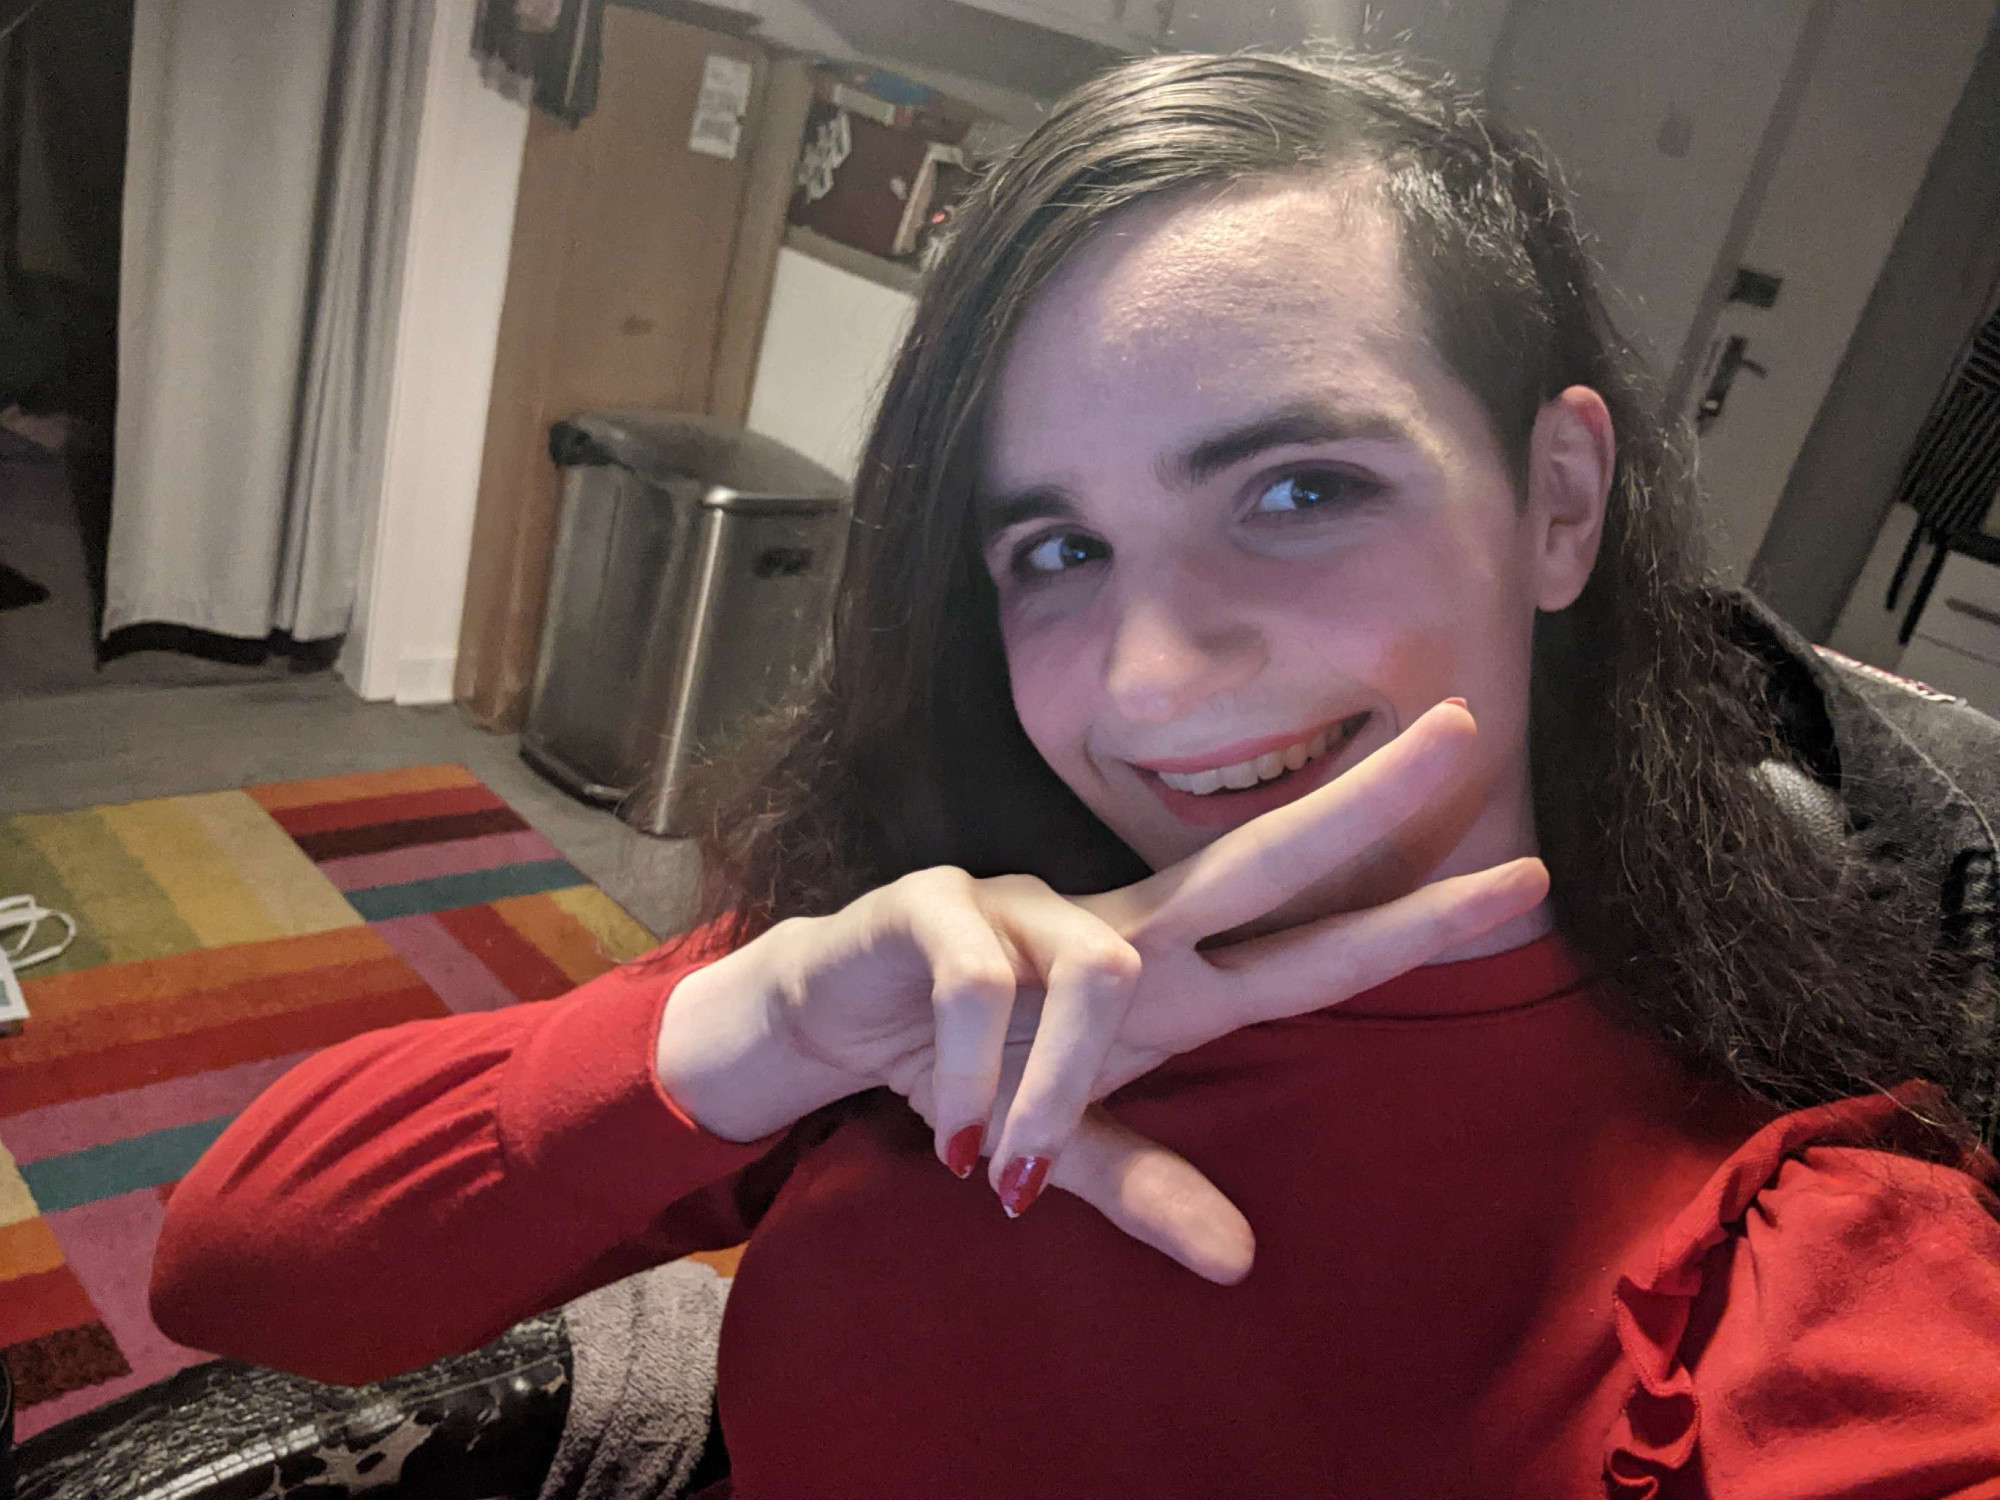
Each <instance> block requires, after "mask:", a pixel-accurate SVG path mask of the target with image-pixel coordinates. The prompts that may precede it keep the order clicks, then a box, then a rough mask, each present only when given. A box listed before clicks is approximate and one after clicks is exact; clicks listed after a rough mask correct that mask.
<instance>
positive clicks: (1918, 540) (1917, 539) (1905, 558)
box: [1882, 514, 1924, 609]
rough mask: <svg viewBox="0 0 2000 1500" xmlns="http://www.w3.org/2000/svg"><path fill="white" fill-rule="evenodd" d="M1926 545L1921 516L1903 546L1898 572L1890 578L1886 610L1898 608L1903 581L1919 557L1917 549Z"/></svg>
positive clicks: (1897, 562) (1898, 562)
mask: <svg viewBox="0 0 2000 1500" xmlns="http://www.w3.org/2000/svg"><path fill="white" fill-rule="evenodd" d="M1923 544H1924V518H1923V516H1922V515H1921V514H1920V515H1918V517H1917V524H1916V525H1914V526H1912V527H1911V528H1910V539H1909V540H1908V541H1907V542H1905V543H1904V544H1903V555H1902V556H1901V557H1900V558H1898V559H1897V560H1896V571H1895V572H1894V573H1893V574H1892V575H1891V576H1890V578H1889V598H1888V600H1887V602H1886V603H1884V604H1883V606H1882V607H1883V608H1884V609H1894V608H1895V607H1896V596H1897V595H1898V594H1900V593H1902V592H1903V580H1904V579H1905V578H1908V577H1909V576H1910V563H1911V561H1912V560H1913V559H1914V558H1915V557H1916V555H1917V548H1919V547H1921V546H1922V545H1923Z"/></svg>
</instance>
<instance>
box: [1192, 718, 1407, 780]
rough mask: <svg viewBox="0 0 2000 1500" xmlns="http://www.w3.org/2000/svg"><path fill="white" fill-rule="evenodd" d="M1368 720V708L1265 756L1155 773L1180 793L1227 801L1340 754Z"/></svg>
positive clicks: (1266, 753) (1270, 751) (1268, 752)
mask: <svg viewBox="0 0 2000 1500" xmlns="http://www.w3.org/2000/svg"><path fill="white" fill-rule="evenodd" d="M1368 719H1369V714H1368V712H1367V711H1366V710H1364V711H1362V712H1361V713H1358V714H1350V715H1349V716H1348V717H1347V718H1345V719H1342V720H1341V721H1340V722H1339V723H1338V724H1335V725H1332V726H1330V727H1329V728H1325V729H1321V730H1320V731H1319V732H1318V733H1316V734H1314V735H1312V736H1311V737H1309V738H1307V739H1303V740H1300V741H1298V742H1297V743H1295V744H1291V745H1287V746H1285V747H1284V748H1283V749H1280V750H1267V751H1266V752H1265V753H1264V754H1262V755H1258V756H1253V757H1251V758H1250V759H1249V760H1241V761H1237V762H1236V763H1235V764H1233V765H1227V766H1216V767H1214V768H1212V769H1210V770H1206V771H1185V772H1175V771H1156V772H1154V773H1153V774H1154V775H1156V776H1158V777H1159V778H1160V781H1161V782H1162V783H1163V784H1164V785H1166V786H1168V787H1171V788H1172V789H1173V790H1175V791H1177V792H1184V793H1186V794H1188V795H1189V796H1194V797H1220V798H1222V799H1224V800H1227V799H1228V797H1229V794H1230V793H1232V792H1246V791H1254V790H1256V789H1258V788H1260V787H1264V786H1268V785H1270V784H1271V783H1272V782H1276V781H1282V780H1284V779H1285V778H1287V777H1289V776H1291V775H1292V774H1293V773H1294V772H1297V771H1301V770H1304V769H1305V768H1306V767H1307V766H1309V765H1311V764H1313V763H1314V762H1315V761H1317V760H1320V759H1321V758H1322V757H1324V756H1326V755H1329V754H1331V755H1338V754H1339V753H1340V752H1341V751H1342V750H1343V749H1345V748H1346V747H1347V745H1348V744H1349V743H1351V742H1352V741H1353V739H1354V737H1355V735H1357V734H1359V733H1360V732H1361V730H1362V727H1363V726H1364V725H1366V724H1367V722H1368Z"/></svg>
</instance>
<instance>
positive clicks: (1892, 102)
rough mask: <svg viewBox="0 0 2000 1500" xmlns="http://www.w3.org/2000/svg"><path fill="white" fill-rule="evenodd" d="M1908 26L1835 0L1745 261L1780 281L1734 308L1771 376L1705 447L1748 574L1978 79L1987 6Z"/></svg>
mask: <svg viewBox="0 0 2000 1500" xmlns="http://www.w3.org/2000/svg"><path fill="white" fill-rule="evenodd" d="M1923 10H1924V21H1925V24H1922V25H1916V24H1913V23H1912V20H1911V9H1910V7H1909V6H1908V5H1907V4H1905V3H1904V0H1836V3H1835V4H1834V5H1833V7H1832V16H1831V21H1830V23H1829V25H1828V27H1827V30H1826V34H1825V37H1824V39H1823V40H1822V42H1821V44H1820V48H1819V52H1818V55H1817V57H1816V58H1815V60H1814V63H1813V71H1812V74H1811V77H1810V79H1809V81H1808V82H1807V85H1806V91H1805V95H1804V97H1803V98H1802V99H1801V101H1800V104H1799V112H1798V116H1797V118H1796V120H1795V121H1794V122H1793V124H1792V128H1791V133H1790V136H1789V138H1788V139H1787V141H1786V145H1785V151H1784V154H1783V156H1781V157H1780V158H1779V160H1778V165H1777V170H1776V171H1775V172H1774V174H1773V175H1772V177H1771V180H1770V183H1769V185H1768V186H1767V187H1766V189H1765V192H1764V201H1763V206H1762V208H1761V209H1760V210H1759V212H1758V215H1757V219H1756V224H1755V227H1754V228H1753V229H1752V231H1751V235H1750V239H1749V243H1748V244H1747V245H1745V247H1744V251H1743V255H1742V260H1743V263H1744V264H1746V265H1750V266H1755V267H1756V268H1757V269H1759V270H1763V271H1770V272H1774V273H1777V274H1780V275H1782V276H1783V277H1784V286H1783V288H1782V290H1781V291H1780V292H1779V294H1778V300H1777V303H1776V305H1774V306H1773V307H1771V308H1769V309H1762V308H1750V307H1746V306H1742V305H1740V304H1739V305H1736V306H1732V307H1729V308H1727V309H1726V310H1725V313H1724V316H1723V318H1722V320H1721V321H1720V322H1719V324H1718V326H1717V329H1716V333H1717V336H1718V337H1727V336H1728V335H1731V334H1740V335H1742V336H1743V337H1744V338H1746V339H1747V340H1748V344H1747V350H1748V353H1749V355H1750V357H1751V358H1753V359H1756V360H1758V361H1759V362H1760V363H1762V364H1764V365H1765V366H1766V367H1768V368H1769V370H1770V375H1769V376H1768V377H1767V378H1765V379H1762V380H1759V379H1755V378H1743V379H1739V380H1738V381H1737V382H1736V383H1735V385H1734V387H1733V388H1732V389H1731V391H1730V393H1729V399H1728V402H1727V404H1726V405H1725V406H1724V408H1723V415H1722V417H1721V418H1720V420H1718V421H1717V422H1716V423H1715V425H1714V426H1713V427H1712V428H1710V430H1709V431H1708V433H1707V434H1705V435H1704V436H1703V438H1702V441H1701V467H1702V473H1703V478H1704V480H1705V482H1706V484H1707V487H1708V489H1709V492H1710V496H1711V500H1712V513H1713V520H1714V523H1715V528H1716V552H1717V562H1718V563H1719V564H1720V565H1721V566H1722V568H1723V569H1724V571H1725V572H1726V573H1728V574H1729V575H1730V576H1732V577H1740V576H1741V575H1742V573H1743V572H1744V571H1745V570H1747V569H1748V567H1749V565H1750V561H1751V559H1752V558H1753V557H1754V556H1755V555H1756V551H1757V547H1758V544H1759V543H1760V542H1761V541H1762V540H1763V538H1764V533H1765V531H1766V530H1767V529H1768V528H1769V526H1770V523H1771V516H1772V513H1773V512H1774V511H1775V510H1776V509H1777V506H1778V500H1779V497H1780V496H1781V495H1782V494H1783V493H1784V489H1785V480H1786V478H1787V476H1788V475H1789V474H1790V473H1791V469H1792V465H1793V463H1794V462H1795V461H1796V460H1797V458H1798V454H1799V450H1800V448H1801V447H1802V446H1803V445H1804V443H1805V440H1806V434H1807V433H1809V432H1810V431H1811V430H1812V425H1813V420H1814V418H1815V417H1817V415H1818V414H1819V409H1820V406H1821V404H1822V403H1823V402H1824V401H1825V400H1826V394H1827V390H1828V388H1829V387H1830V386H1831V385H1832V383H1833V377H1834V373H1835V371H1837V370H1838V369H1839V368H1840V362H1841V359H1842V357H1843V356H1844V355H1845V353H1846V351H1847V343H1848V339H1849V337H1850V336H1851V335H1852V334H1853V332H1854V327H1855V324H1856V323H1857V322H1859V321H1860V318H1861V310H1862V308H1863V307H1864V306H1866V305H1867V302H1868V296H1869V293H1870V292H1872V291H1873V290H1874V287H1875V282H1876V280H1877V278H1878V277H1880V276H1881V274H1882V267H1883V265H1884V264H1885V263H1886V261H1887V260H1888V257H1889V250H1890V248H1891V247H1892V246H1893V245H1894V244H1895V240H1896V233H1897V231H1898V230H1899V229H1900V228H1901V227H1902V224H1903V220H1904V218H1905V217H1906V216H1907V215H1908V214H1909V211H1910V205H1911V203H1913V202H1914V201H1915V199H1916V195H1917V189H1918V188H1919V187H1920V186H1921V185H1922V183H1923V178H1924V170H1925V168H1926V167H1927V166H1928V165H1929V163H1930V159H1931V153H1932V152H1934V151H1935V150H1936V149H1937V145H1938V142H1939V140H1940V139H1942V137H1943V135H1944V128H1945V124H1946V122H1947V121H1948V120H1949V119H1950V117H1951V112H1952V108H1953V106H1954V105H1956V104H1957V102H1958V96H1959V94H1960V92H1961V91H1962V90H1963V89H1964V87H1965V83H1966V79H1967V78H1968V77H1969V76H1970V75H1971V72H1972V66H1973V62H1974V60H1975V59H1976V58H1977V57H1978V55H1979V47H1980V42H1981V40H1982V39H1983V38H1984V36H1985V34H1986V29H1987V26H1988V24H1989V23H1990V22H1991V20H1992V18H1993V12H1994V0H1951V3H1932V4H1927V5H1926V6H1925V7H1924V8H1923Z"/></svg>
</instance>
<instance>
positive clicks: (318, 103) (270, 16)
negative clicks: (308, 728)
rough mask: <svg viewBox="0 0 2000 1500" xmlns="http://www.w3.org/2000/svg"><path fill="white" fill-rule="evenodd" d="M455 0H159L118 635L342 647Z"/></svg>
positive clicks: (144, 149)
mask: <svg viewBox="0 0 2000 1500" xmlns="http://www.w3.org/2000/svg"><path fill="white" fill-rule="evenodd" d="M430 8H431V0H138V6H137V13H136V16H135V18H134V25H133V43H132V108H131V124H130V129H129V140H128V147H127V157H126V175H125V225H124V249H123V254H122V269H121V273H120V291H119V297H120V304H119V385H118V419H117V438H116V443H117V446H116V466H117V473H116V483H115V486H114V490H113V496H112V508H111V546H110V558H109V564H108V569H107V574H108V576H107V580H106V589H105V611H104V626H103V628H104V631H105V633H106V634H107V635H108V634H109V633H110V632H112V631H113V630H116V629H118V628H119V627H120V626H124V625H130V624H135V623H138V622H140V621H168V622H172V623H175V624H182V625H191V626H195V627H197V628H199V629H203V630H212V631H218V632H221V633H223V634H225V635H234V636H249V637H262V636H265V635H267V634H269V633H270V632H271V631H274V630H283V631H287V632H289V633H290V634H291V635H292V636H294V637H295V638H297V639H300V640H312V639H321V638H324V637H327V636H334V635H339V634H340V633H341V632H342V631H344V630H345V629H346V628H347V620H348V613H349V610H350V608H351V607H352V605H353V602H354V585H355V573H356V569H357V566H358V563H359V558H360V550H361V539H362V534H363V532H364V530H365V527H366V522H367V518H368V515H369V512H370V510H371V508H372V505H373V502H374V498H375V493H376V490H377V489H378V488H379V476H380V466H381V456H382V447H383V431H384V423H385V420H386V414H387V410H388V391H387V389H386V386H387V371H388V369H389V360H390V356H391V354H392V352H393V340H394V332H395V317H396V306H395V304H396V287H397V285H398V281H399V277H400V269H401V266H400V262H401V252H402V245H403V241H404V238H405V227H406V220H407V214H408V205H409V186H410V176H411V171H412V167H413V165H414V161H415V155H416V134H417V123H418V119H419V115H420V111H421V104H422V97H421V92H422V87H423V77H424V57H423V51H424V41H425V38H426V37H427V35H428V33H429V30H430Z"/></svg>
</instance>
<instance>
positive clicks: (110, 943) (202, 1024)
mask: <svg viewBox="0 0 2000 1500" xmlns="http://www.w3.org/2000/svg"><path fill="white" fill-rule="evenodd" d="M19 891H28V892H32V893H33V894H34V895H35V896H36V898H37V899H39V900H40V901H41V902H42V904H43V905H45V906H51V907H56V908H59V909H61V910H63V911H67V912H69V913H70V914H71V915H72V916H74V917H75V918H76V921H77V927H78V935H77V939H76V942H75V943H74V944H73V945H72V946H71V947H70V949H69V951H68V952H67V953H65V954H64V955H63V956H62V957H61V958H59V959H56V960H54V961H52V962H49V963H46V964H42V965H38V966H37V967H35V968H34V969H31V970H29V971H28V973H27V975H26V976H24V983H23V989H24V990H25V991H26V994H27V1000H28V1008H29V1012H30V1019H29V1021H28V1024H27V1027H26V1029H25V1030H23V1031H22V1032H21V1033H20V1034H19V1035H16V1036H12V1037H0V1357H4V1358H5V1359H6V1361H7V1365H8V1368H9V1370H10V1372H11V1373H12V1375H13V1378H14V1383H15V1388H16V1395H17V1399H18V1401H19V1403H20V1406H21V1410H20V1413H19V1418H18V1430H17V1436H19V1437H23V1438H25V1437H28V1436H31V1435H33V1434H34V1433H36V1432H39V1431H41V1430H42V1429H44V1428H46V1427H48V1426H50V1425H51V1424H53V1423H55V1422H59V1421H61V1420H62V1419H64V1418H65V1417H69V1416H73V1415H75V1414H76V1413H78V1412H81V1411H85V1410H88V1409H89V1408H91V1407H93V1406H96V1405H99V1404H100V1403H102V1402H105V1401H108V1400H111V1399H112V1398H113V1397H116V1396H120V1395H123V1394H124V1393H126V1392H127V1391H130V1390H133V1389H135V1388H137V1387H139V1386H142V1385H147V1384H150V1383H151V1382H153V1381H155V1380H158V1379H160V1378H161V1377H163V1376H166V1375H169V1374H172V1373H173V1372H174V1371H176V1370H179V1369H182V1368H184V1367H185V1366H188V1365H191V1364H196V1363H198V1362H200V1361H202V1360H204V1359H206V1358H208V1357H209V1356H207V1355H205V1354H202V1353H200V1352H199V1351H197V1350H193V1349H186V1348H183V1347H181V1346H180V1345H177V1344H174V1343H172V1342H170V1341H169V1340H168V1339H167V1337H166V1336H165V1335H164V1334H162V1333H161V1332H160V1331H159V1330H158V1329H157V1328H155V1327H154V1326H153V1322H152V1319H151V1317H150V1316H149V1315H148V1313H147V1310H146V1283H147V1277H148V1272H149V1269H150V1267H151V1264H152V1258H153V1246H154V1242H155V1240H156V1239H157V1237H158V1235H159V1228H160V1214H161V1207H162V1205H163V1204H164V1202H165V1200H166V1196H167V1194H168V1193H169V1192H170V1191H171V1190H172V1189H173V1186H174V1184H175V1182H177V1181H178V1180H179V1178H180V1177H181V1175H182V1173H184V1172H185V1171H186V1170H187V1168H188V1167H189V1166H190V1165H191V1164H192V1163H193V1162H194V1160H195V1158H196V1157H198V1156H199V1155H200V1154H201V1153H202V1151H203V1150H204V1149H205V1148H206V1147H207V1146H208V1144H209V1143H210V1142H211V1141H213V1140H214V1139H215V1138H216V1136H217V1135H219V1134H220V1133H221V1131H222V1129H223V1127H224V1126H225V1125H227V1124H228V1123H229V1121H230V1120H231V1119H233V1118H234V1117H235V1115H236V1114H237V1112H238V1111H239V1110H241V1109H242V1108H243V1107H244V1105H245V1104H247V1103H248V1102H249V1101H250V1100H251V1099H252V1098H253V1097H254V1096H255V1095H256V1094H257V1093H258V1092H259V1091H260V1090H262V1089H263V1087H264V1086H265V1085H266V1084H267V1083H269V1082H270V1081H271V1080H272V1079H274V1078H276V1077H277V1076H278V1075H279V1074H280V1073H282V1072H284V1071H285V1070H286V1069H287V1068H289V1067H291V1066H292V1064H294V1063H296V1062H298V1061H299V1060H300V1059H301V1058H303V1057H305V1056H306V1055H307V1054H309V1053H310V1052H312V1051H314V1050H315V1049H317V1048H320V1047H324V1046H326V1045H328V1044H329V1043H332V1042H337V1041H340V1040H341V1039H343V1038H345V1037H349V1036H352V1035H354V1034H355V1033H356V1032H360V1031H366V1030H368V1029H370V1028H371V1027H376V1026H391V1025H394V1024H396V1023H397V1022H399V1021H407V1020H412V1019H414V1018H417V1017H421V1016H438V1015H444V1014H446V1013H447V1012H451V1011H466V1010H484V1009H489V1008H492V1007H495V1006H501V1005H512V1004H515V1003H517V1002H519V1001H523V1000H542V999H547V998H549V997H551V996H554V995H559V994H561V993H563V992H564V991H566V990H569V989H571V988H573V987H574V986H575V985H577V984H579V983H581V982H582V981H583V980H586V979H589V978H591V977H592V976H593V975H596V974H599V973H601V972H602V971H603V970H605V969H607V968H609V967H610V966H611V965H612V964H613V963H615V962H618V961H620V960H623V959H626V958H629V957H632V956H633V955H635V954H637V953H640V952H643V951H644V950H645V949H647V948H648V947H650V946H652V941H653V940H652V938H651V937H650V936H649V935H648V934H647V933H646V932H645V931H644V930H643V929H642V928H641V927H640V926H639V924H638V923H636V922H634V921H633V920H632V919H631V918H630V917H629V916H627V915H626V914H625V913H624V911H622V910H621V909H620V908H618V907H617V906H616V905H614V904H613V903H612V902H611V900H610V899H609V898H608V897H607V896H605V895H604V893H603V892H602V891H600V890H598V889H597V888H596V887H595V886H593V885H590V884H589V883H587V882H586V881H585V880H584V878H583V876H581V875H580V874H578V873H577V871H576V870H575V869H574V868H573V867H572V866H571V865H569V864H568V863H567V862H566V861H564V859H563V858H562V856H561V855H560V854H559V853H558V852H557V851H556V849H555V847H554V846H553V845H552V844H550V843H549V842H548V841H547V840H546V839H544V838H543V837H542V836H541V835H540V834H538V833H536V832H534V830H532V829H531V828H529V827H528V825H527V824H526V823H525V822H523V821H522V819H521V818H520V816H519V815H518V814H517V813H515V812H514V811H513V809H511V808H509V807H508V806H507V805H506V804H505V803H504V802H502V801H501V800H500V799H499V798H498V797H496V796H495V795H494V794H493V793H492V792H491V791H489V790H487V788H486V787H485V786H483V785H482V784H481V783H480V782H479V780H478V779H477V778H476V777H474V776H473V775H472V773H471V772H470V771H467V770H466V769H465V768H464V767H462V766H421V767H417V768H415V769H412V770H399V771H380V772H370V773H366V774H361V775H355V776H336V777H330V778H326V779H322V780H316V781H290V782H274V783H270V784H267V785H263V786H250V787H245V788H243V789H242V790H240V791H233V792H214V793H210V794H207V795H203V796H196V797H169V798H164V799H161V800H159V801H153V802H134V803H129V804H126V805H124V806H120V807H94V808H88V809H86V810H84V811H82V812H69V813H51V814H46V815H39V816H26V817H14V818H7V819H0V896H6V895H12V894H14V893H15V892H19Z"/></svg>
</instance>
